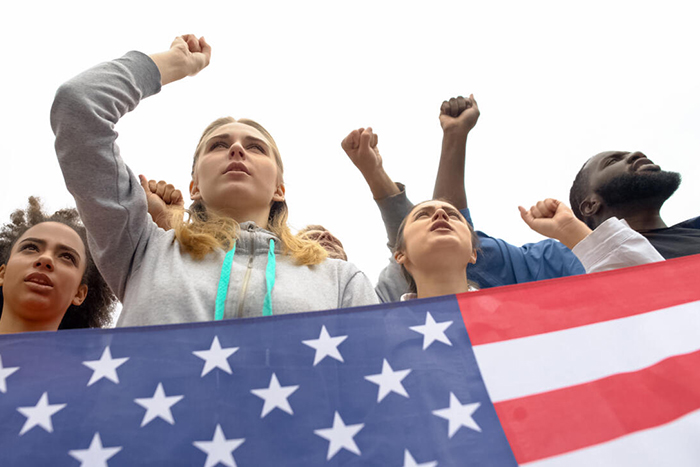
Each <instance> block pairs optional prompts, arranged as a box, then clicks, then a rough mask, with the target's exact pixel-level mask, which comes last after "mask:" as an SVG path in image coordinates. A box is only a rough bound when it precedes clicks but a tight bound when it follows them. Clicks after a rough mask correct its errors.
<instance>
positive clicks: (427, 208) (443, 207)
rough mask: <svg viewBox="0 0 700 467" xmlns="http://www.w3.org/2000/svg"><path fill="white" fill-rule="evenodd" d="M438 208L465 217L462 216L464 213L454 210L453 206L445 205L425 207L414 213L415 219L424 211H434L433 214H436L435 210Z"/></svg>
mask: <svg viewBox="0 0 700 467" xmlns="http://www.w3.org/2000/svg"><path fill="white" fill-rule="evenodd" d="M437 208H442V209H443V210H445V211H447V212H456V213H458V214H459V215H460V217H464V216H462V213H461V212H459V210H458V209H456V208H453V207H452V206H448V205H447V204H444V205H442V206H425V207H422V208H419V209H418V210H417V211H416V212H414V213H413V217H414V218H415V217H416V216H417V215H418V214H420V213H421V212H423V211H432V212H435V210H436V209H437Z"/></svg>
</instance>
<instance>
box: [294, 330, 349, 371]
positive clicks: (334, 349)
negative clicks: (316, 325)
mask: <svg viewBox="0 0 700 467" xmlns="http://www.w3.org/2000/svg"><path fill="white" fill-rule="evenodd" d="M347 338H348V336H336V337H331V336H330V334H328V331H327V330H326V326H322V327H321V334H320V335H319V336H318V339H310V340H306V341H301V342H302V343H304V344H306V345H308V346H309V347H311V348H312V349H316V355H315V356H314V366H316V364H317V363H318V362H320V361H321V360H323V359H324V358H326V357H332V358H335V359H336V360H338V361H340V362H343V361H344V360H343V356H342V355H340V351H339V350H338V346H339V345H340V344H341V343H342V342H343V341H344V340H345V339H347Z"/></svg>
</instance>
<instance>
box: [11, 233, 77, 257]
mask: <svg viewBox="0 0 700 467" xmlns="http://www.w3.org/2000/svg"><path fill="white" fill-rule="evenodd" d="M25 242H33V243H38V244H39V245H41V246H46V241H45V240H42V239H40V238H34V237H27V238H25V239H23V240H22V241H21V242H19V243H20V244H22V243H25ZM57 246H58V249H59V250H65V251H68V252H70V253H73V254H74V255H75V256H76V257H77V258H78V259H81V258H82V257H81V256H80V253H78V251H77V250H76V249H75V248H71V247H69V246H68V245H64V244H62V243H59V244H58V245H57Z"/></svg>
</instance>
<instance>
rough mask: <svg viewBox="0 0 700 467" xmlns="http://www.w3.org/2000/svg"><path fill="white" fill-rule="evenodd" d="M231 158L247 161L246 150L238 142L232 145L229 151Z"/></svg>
mask: <svg viewBox="0 0 700 467" xmlns="http://www.w3.org/2000/svg"><path fill="white" fill-rule="evenodd" d="M229 157H230V158H231V159H241V160H245V149H243V146H242V145H241V143H238V142H236V143H233V144H232V145H231V149H230V150H229Z"/></svg>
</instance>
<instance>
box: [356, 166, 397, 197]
mask: <svg viewBox="0 0 700 467" xmlns="http://www.w3.org/2000/svg"><path fill="white" fill-rule="evenodd" d="M362 175H363V176H364V177H365V181H366V182H367V185H368V186H369V189H370V190H371V191H372V197H373V198H374V199H375V200H377V199H384V198H388V197H389V196H393V195H396V194H398V193H400V192H401V190H399V187H398V186H396V183H394V181H393V180H391V178H390V177H389V175H387V173H386V172H385V171H384V168H382V167H379V168H378V169H375V170H374V171H373V172H372V173H370V174H365V173H363V174H362Z"/></svg>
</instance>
